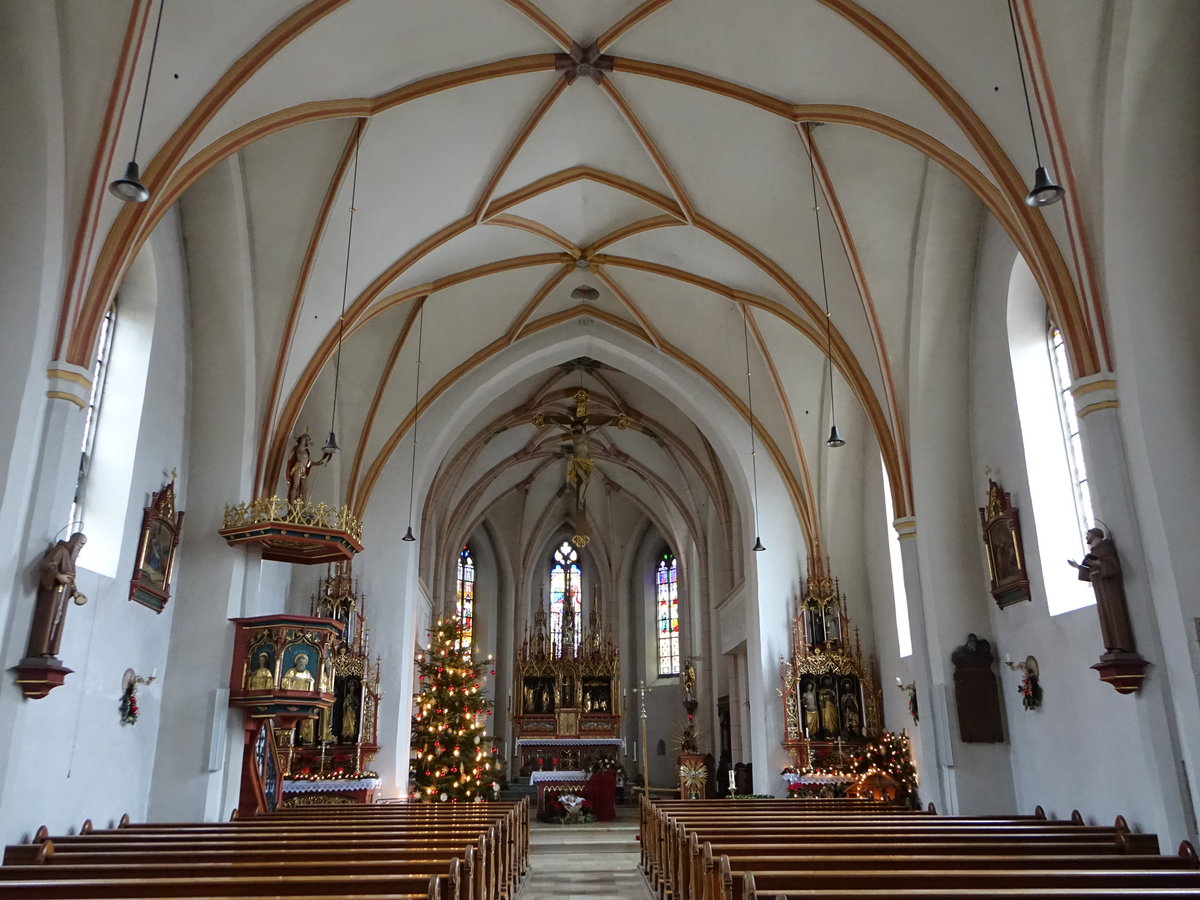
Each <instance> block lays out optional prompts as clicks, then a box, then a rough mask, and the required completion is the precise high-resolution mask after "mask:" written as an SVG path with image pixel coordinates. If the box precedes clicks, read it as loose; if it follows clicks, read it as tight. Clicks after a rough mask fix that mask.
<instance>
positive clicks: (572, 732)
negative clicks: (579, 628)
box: [512, 603, 622, 770]
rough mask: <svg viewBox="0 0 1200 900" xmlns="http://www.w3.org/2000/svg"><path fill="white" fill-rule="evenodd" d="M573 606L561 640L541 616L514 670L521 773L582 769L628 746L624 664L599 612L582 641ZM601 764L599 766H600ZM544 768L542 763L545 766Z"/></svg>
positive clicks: (594, 610) (566, 609)
mask: <svg viewBox="0 0 1200 900" xmlns="http://www.w3.org/2000/svg"><path fill="white" fill-rule="evenodd" d="M575 629H576V625H575V616H574V612H573V610H572V609H571V604H570V603H567V604H564V611H563V616H562V623H561V627H560V629H559V632H558V634H556V635H551V634H550V633H549V632H548V630H547V627H546V613H545V611H544V610H538V611H537V613H536V614H535V616H534V623H533V630H532V632H528V631H527V632H526V635H525V639H524V641H523V642H522V643H521V644H520V645H519V646H518V647H517V649H516V654H515V663H514V666H513V680H514V685H513V688H514V690H513V695H512V696H513V701H512V703H513V717H512V719H513V728H514V733H515V736H516V738H517V749H518V754H519V756H520V758H521V769H522V770H535V769H549V768H556V769H579V768H583V767H585V766H590V765H591V764H592V763H593V762H595V761H597V760H598V759H599V758H601V757H606V758H613V757H615V756H616V755H617V753H618V752H619V746H620V744H621V740H620V737H619V734H620V730H621V713H622V710H621V674H620V673H621V660H620V655H619V653H618V651H617V644H616V641H614V640H613V637H612V633H611V631H610V630H609V629H607V628H605V627H604V626H603V625H602V623H601V620H600V611H599V609H598V608H597V607H596V606H593V608H592V611H591V615H590V616H589V619H588V626H587V628H586V629H584V630H583V633H582V634H581V635H578V637H576V633H575ZM593 757H596V759H593ZM539 760H540V762H539Z"/></svg>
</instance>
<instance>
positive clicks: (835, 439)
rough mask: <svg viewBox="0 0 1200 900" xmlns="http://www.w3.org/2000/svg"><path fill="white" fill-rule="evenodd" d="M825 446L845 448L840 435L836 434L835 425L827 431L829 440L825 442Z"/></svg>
mask: <svg viewBox="0 0 1200 900" xmlns="http://www.w3.org/2000/svg"><path fill="white" fill-rule="evenodd" d="M825 446H826V447H845V446H846V442H845V441H844V440H843V439H842V436H841V434H839V433H838V430H837V426H836V425H834V426H833V427H832V428H830V429H829V440H827V441H826V442H825Z"/></svg>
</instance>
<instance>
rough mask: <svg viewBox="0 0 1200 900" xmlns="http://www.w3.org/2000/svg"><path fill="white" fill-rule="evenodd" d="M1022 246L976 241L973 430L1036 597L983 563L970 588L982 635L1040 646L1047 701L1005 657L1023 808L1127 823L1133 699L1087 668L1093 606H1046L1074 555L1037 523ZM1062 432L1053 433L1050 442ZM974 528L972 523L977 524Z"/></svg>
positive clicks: (1133, 758) (1136, 787) (1132, 775)
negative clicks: (1001, 599)
mask: <svg viewBox="0 0 1200 900" xmlns="http://www.w3.org/2000/svg"><path fill="white" fill-rule="evenodd" d="M1014 254H1015V250H1014V248H1013V246H1012V243H1011V241H1009V239H1008V237H1007V236H1006V235H1005V234H1003V232H1002V231H1001V230H1000V228H999V226H998V225H996V224H995V222H994V221H992V220H990V219H989V220H988V221H987V222H986V223H985V225H984V228H983V234H982V237H981V240H980V251H979V268H978V275H977V281H976V293H975V302H976V316H975V321H974V323H973V326H972V344H971V346H972V349H971V356H972V360H973V365H972V379H971V397H972V404H971V405H972V408H973V411H974V413H973V416H972V422H971V430H972V445H973V446H972V458H973V466H972V469H973V480H974V483H975V489H974V490H975V494H976V495H977V496H978V498H979V499H978V502H979V504H982V502H983V499H984V496H985V492H986V487H987V478H986V475H985V474H984V469H985V467H987V466H991V468H992V470H993V473H994V474H993V477H994V478H995V479H996V481H997V482H998V483H999V484H1000V485H1001V486H1002V487H1003V488H1004V490H1006V491H1009V492H1010V493H1011V494H1012V499H1013V503H1014V504H1015V505H1016V506H1017V508H1018V509H1019V511H1020V515H1021V527H1022V532H1023V535H1022V536H1023V539H1024V540H1023V543H1024V550H1025V553H1026V559H1027V562H1028V567H1029V571H1030V576H1031V579H1030V581H1031V585H1030V586H1031V593H1032V596H1033V599H1032V601H1031V602H1029V603H1019V604H1015V605H1013V606H1009V607H1007V608H1005V609H1003V610H1001V609H999V608H998V607H996V606H995V605H994V604H993V603H991V600H990V595H989V594H988V593H987V587H988V581H987V574H986V572H987V570H986V568H985V567H984V565H980V566H979V567H978V569H977V570H976V571H977V573H978V574H977V577H976V581H977V584H976V586H975V588H974V589H975V591H976V593H979V594H982V595H983V596H986V597H988V598H989V599H988V603H989V605H990V606H991V608H990V610H989V613H988V618H989V620H990V624H989V626H988V627H987V628H986V629H985V631H986V632H987V633H986V635H982V634H981V636H987V637H988V638H989V639H990V640H991V641H992V645H993V651H994V652H996V653H997V654H998V656H999V657H1000V658H1001V659H1003V658H1004V657H1005V656H1006V655H1011V656H1012V657H1013V658H1014V659H1024V658H1025V657H1026V656H1027V655H1032V656H1035V657H1036V658H1037V660H1038V663H1039V666H1040V669H1041V684H1042V686H1043V690H1044V692H1045V694H1044V697H1045V699H1044V702H1043V705H1042V707H1041V708H1040V709H1038V710H1032V711H1027V710H1025V709H1024V708H1023V706H1022V704H1021V698H1020V695H1019V694H1018V692H1017V686H1018V684H1019V677H1020V675H1019V673H1016V672H1010V671H1009V670H1007V668H1004V667H1003V666H1001V667H999V668H1000V670H1001V671H1000V680H1001V684H1002V686H1003V689H1002V692H1001V698H1002V700H1003V702H1004V706H1005V718H1006V720H1007V730H1008V740H1009V747H1010V753H1011V759H1012V762H1011V771H1012V779H1013V787H1014V792H1015V810H1016V811H1017V812H1022V813H1029V812H1032V811H1033V808H1034V807H1035V806H1036V805H1038V804H1041V805H1042V806H1043V807H1044V808H1045V810H1046V812H1047V814H1048V815H1058V816H1067V815H1069V814H1070V812H1071V810H1072V809H1079V810H1080V811H1081V812H1083V813H1084V814H1085V815H1086V816H1087V817H1088V819H1089V820H1090V821H1098V822H1102V823H1106V824H1107V823H1109V822H1111V821H1112V820H1113V819H1114V818H1115V817H1116V816H1117V815H1118V814H1124V815H1125V816H1126V817H1127V818H1129V819H1130V821H1131V823H1132V822H1135V821H1136V822H1139V823H1141V824H1142V825H1144V824H1145V821H1146V819H1145V816H1146V812H1147V810H1146V808H1145V798H1144V792H1143V788H1142V781H1143V779H1144V778H1145V775H1146V772H1145V769H1144V759H1143V757H1142V752H1141V747H1140V744H1139V742H1138V741H1137V740H1136V738H1135V735H1136V733H1137V730H1138V724H1137V719H1136V717H1135V716H1134V714H1133V704H1132V703H1131V702H1130V698H1127V697H1122V696H1121V695H1119V694H1117V693H1116V692H1115V691H1114V690H1112V688H1110V687H1108V686H1107V685H1104V684H1102V683H1101V682H1100V680H1099V678H1097V676H1096V673H1095V672H1093V671H1091V670H1090V669H1089V668H1088V667H1089V666H1091V665H1092V663H1094V662H1096V660H1097V658H1098V657H1099V654H1100V653H1101V652H1102V650H1103V646H1102V644H1101V642H1100V627H1099V622H1098V619H1097V616H1096V611H1095V608H1094V607H1087V608H1084V609H1078V610H1075V611H1073V612H1070V613H1065V614H1063V615H1059V616H1053V617H1051V616H1050V614H1049V609H1048V606H1047V601H1046V587H1045V581H1044V579H1043V576H1042V572H1043V571H1044V567H1045V566H1053V565H1062V566H1066V560H1065V559H1055V560H1044V559H1043V558H1042V555H1041V552H1040V549H1039V540H1038V523H1037V521H1036V519H1035V518H1034V516H1033V515H1032V507H1031V504H1030V503H1029V487H1028V479H1027V474H1026V473H1027V465H1028V463H1027V461H1026V459H1025V451H1024V446H1023V443H1022V439H1021V434H1020V430H1019V428H1020V421H1019V417H1018V414H1017V403H1016V392H1015V388H1014V386H1013V375H1012V364H1011V362H1010V358H1009V348H1008V341H1007V335H1008V327H1007V303H1008V281H1009V276H1010V274H1011V271H1012V263H1013V259H1014ZM1047 389H1050V386H1049V385H1048V386H1047ZM1057 439H1058V438H1057V437H1056V436H1055V435H1049V436H1047V440H1051V441H1053V440H1057ZM1033 464H1036V461H1033ZM978 528H979V526H978V523H977V522H976V524H975V531H978ZM973 536H974V535H973ZM981 546H982V545H981ZM1081 587H1083V588H1084V589H1085V590H1086V589H1087V586H1086V585H1081ZM1101 786H1102V788H1101Z"/></svg>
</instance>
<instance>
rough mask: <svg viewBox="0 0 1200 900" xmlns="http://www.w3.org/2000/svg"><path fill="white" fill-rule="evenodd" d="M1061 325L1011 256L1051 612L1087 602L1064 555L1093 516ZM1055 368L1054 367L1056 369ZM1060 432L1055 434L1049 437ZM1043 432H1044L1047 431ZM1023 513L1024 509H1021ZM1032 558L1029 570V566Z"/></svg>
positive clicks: (1011, 292) (1012, 304)
mask: <svg viewBox="0 0 1200 900" xmlns="http://www.w3.org/2000/svg"><path fill="white" fill-rule="evenodd" d="M1062 337H1063V336H1062V333H1061V332H1060V331H1059V330H1058V329H1057V328H1055V327H1054V326H1053V325H1052V324H1051V323H1049V322H1048V316H1047V310H1046V302H1045V300H1043V299H1042V294H1041V290H1040V289H1039V288H1038V286H1037V281H1036V280H1035V279H1034V277H1033V273H1032V272H1031V271H1030V270H1029V266H1028V265H1026V264H1025V260H1024V259H1022V258H1020V257H1018V258H1017V260H1016V262H1015V263H1014V264H1013V270H1012V276H1011V279H1010V282H1009V288H1008V349H1009V357H1010V359H1011V361H1012V374H1013V387H1014V388H1016V395H1017V413H1018V415H1019V417H1020V422H1021V441H1022V443H1023V444H1024V448H1025V476H1026V478H1027V479H1028V483H1029V507H1030V511H1031V512H1032V513H1033V523H1034V531H1035V532H1036V536H1034V537H1033V540H1031V539H1030V538H1031V535H1030V532H1029V531H1028V530H1025V551H1026V554H1027V555H1029V556H1028V558H1030V559H1033V558H1034V557H1033V556H1032V555H1031V554H1032V552H1033V550H1034V548H1035V547H1036V549H1037V559H1038V560H1039V562H1040V565H1039V566H1037V567H1036V568H1040V569H1041V581H1042V585H1043V586H1044V588H1045V592H1046V605H1047V608H1048V609H1049V612H1050V615H1052V616H1056V615H1058V614H1060V613H1064V612H1068V611H1070V610H1072V609H1079V608H1080V607H1083V606H1090V605H1091V604H1093V603H1095V602H1096V599H1095V595H1094V594H1093V593H1092V591H1091V589H1090V588H1089V587H1088V585H1087V583H1086V582H1080V581H1079V579H1078V578H1077V577H1076V576H1075V571H1074V570H1073V569H1072V568H1071V567H1070V566H1068V565H1066V563H1065V560H1068V559H1072V558H1076V559H1077V558H1078V556H1079V553H1080V548H1081V540H1082V539H1081V537H1080V529H1081V528H1085V527H1086V522H1087V520H1088V519H1090V518H1091V511H1090V510H1089V509H1088V508H1087V500H1088V492H1087V479H1086V477H1085V475H1084V472H1083V469H1082V462H1083V457H1082V454H1081V453H1080V450H1081V447H1080V441H1079V425H1078V422H1077V421H1076V418H1075V410H1074V408H1073V405H1072V398H1071V393H1070V385H1069V383H1068V380H1067V379H1068V368H1067V357H1066V348H1065V347H1064V346H1063V343H1062ZM1056 370H1057V371H1056ZM1055 435H1059V436H1060V437H1061V440H1054V436H1055ZM1048 436H1049V439H1048ZM1021 517H1022V520H1023V521H1025V520H1024V517H1025V510H1021ZM1034 568H1035V567H1034V566H1033V565H1032V564H1031V565H1030V569H1031V571H1032V570H1034Z"/></svg>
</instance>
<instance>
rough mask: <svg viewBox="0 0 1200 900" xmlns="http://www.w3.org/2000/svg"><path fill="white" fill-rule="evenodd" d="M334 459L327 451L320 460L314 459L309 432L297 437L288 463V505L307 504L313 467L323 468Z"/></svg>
mask: <svg viewBox="0 0 1200 900" xmlns="http://www.w3.org/2000/svg"><path fill="white" fill-rule="evenodd" d="M331 459H333V453H331V452H330V451H329V450H326V451H325V453H324V455H322V456H321V458H320V459H318V460H314V459H313V458H312V435H310V434H309V433H308V432H307V431H306V432H304V434H301V435H298V436H297V437H296V442H295V443H294V444H293V445H292V452H291V454H289V455H288V461H287V469H286V474H287V485H288V490H287V498H288V503H296V502H301V503H304V502H307V500H308V476H309V473H311V472H312V469H313V466H323V465H325V463H327V462H329V460H331Z"/></svg>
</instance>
